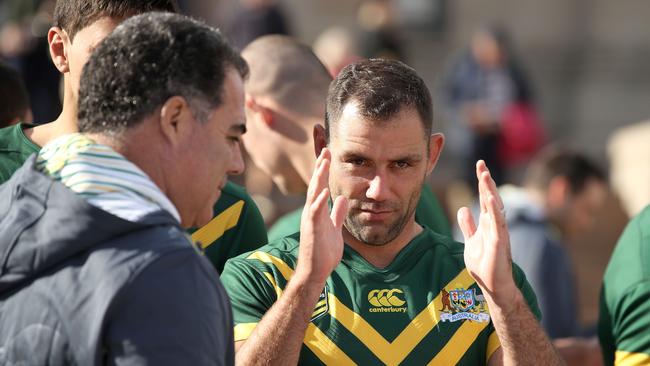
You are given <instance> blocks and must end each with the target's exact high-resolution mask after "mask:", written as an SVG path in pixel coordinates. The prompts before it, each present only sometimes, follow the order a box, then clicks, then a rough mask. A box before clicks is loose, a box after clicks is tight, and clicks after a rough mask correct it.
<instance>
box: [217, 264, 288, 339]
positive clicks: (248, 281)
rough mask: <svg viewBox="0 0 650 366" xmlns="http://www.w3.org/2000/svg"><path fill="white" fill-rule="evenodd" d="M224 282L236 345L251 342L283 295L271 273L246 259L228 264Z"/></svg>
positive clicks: (224, 272)
mask: <svg viewBox="0 0 650 366" xmlns="http://www.w3.org/2000/svg"><path fill="white" fill-rule="evenodd" d="M221 281H222V283H223V285H224V287H225V288H226V292H228V296H229V298H230V303H231V305H232V311H233V318H234V323H235V342H238V341H243V340H246V339H248V337H249V336H250V334H251V333H252V332H253V330H254V329H255V327H256V326H257V323H259V321H260V320H261V319H262V317H263V316H264V314H266V312H267V311H268V310H269V309H270V308H271V306H272V305H273V303H275V301H276V300H277V298H278V292H279V291H280V290H279V288H278V287H277V284H276V283H275V281H274V280H273V275H272V274H271V273H270V272H265V271H264V269H263V268H260V267H257V266H255V265H254V264H253V263H251V261H249V260H246V259H244V258H234V259H231V260H229V261H228V262H226V266H225V268H224V270H223V273H222V274H221Z"/></svg>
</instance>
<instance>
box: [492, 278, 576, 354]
mask: <svg viewBox="0 0 650 366" xmlns="http://www.w3.org/2000/svg"><path fill="white" fill-rule="evenodd" d="M486 300H487V301H488V307H489V309H490V316H491V318H492V322H493V323H494V328H495V329H496V332H497V335H498V336H499V340H500V341H501V348H502V351H503V362H502V363H500V362H491V364H496V365H498V364H503V365H563V362H562V360H561V359H560V357H559V355H558V353H557V352H556V350H555V348H553V345H552V344H551V342H550V340H549V339H548V337H547V336H546V333H544V330H543V329H542V327H541V325H540V324H539V322H538V321H537V319H536V318H535V316H534V315H533V313H532V312H531V311H530V309H529V307H528V304H526V301H525V300H524V297H523V295H522V294H521V292H520V291H517V292H516V293H515V296H514V299H513V301H512V303H511V304H508V305H507V306H502V307H501V306H498V305H497V304H496V303H494V301H492V299H490V297H489V296H486ZM495 361H496V360H495Z"/></svg>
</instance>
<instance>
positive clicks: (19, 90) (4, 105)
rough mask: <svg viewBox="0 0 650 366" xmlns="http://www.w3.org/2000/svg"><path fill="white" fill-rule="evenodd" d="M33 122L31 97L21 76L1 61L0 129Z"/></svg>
mask: <svg viewBox="0 0 650 366" xmlns="http://www.w3.org/2000/svg"><path fill="white" fill-rule="evenodd" d="M21 121H22V122H26V123H31V122H32V112H31V109H30V107H29V95H28V94H27V89H26V88H25V83H24V82H23V80H22V77H21V76H20V74H19V73H18V72H17V71H16V70H15V69H14V68H12V67H10V66H9V65H7V64H5V63H4V62H2V61H0V128H3V127H7V126H11V125H14V124H17V123H19V122H21Z"/></svg>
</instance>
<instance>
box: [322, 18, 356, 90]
mask: <svg viewBox="0 0 650 366" xmlns="http://www.w3.org/2000/svg"><path fill="white" fill-rule="evenodd" d="M313 48H314V53H315V54H316V56H318V58H319V59H320V60H321V62H322V63H323V65H325V67H326V68H327V70H328V71H329V72H330V75H332V77H333V78H335V77H336V75H338V74H339V72H340V71H341V70H342V69H343V68H344V67H345V66H347V65H348V64H351V63H353V62H355V61H357V60H359V59H360V58H361V57H360V56H359V49H358V45H357V41H356V39H355V38H354V34H352V32H351V31H350V30H348V29H347V28H345V27H341V26H333V27H330V28H327V29H326V30H324V31H323V32H322V33H321V34H319V35H318V38H316V40H315V41H314V46H313Z"/></svg>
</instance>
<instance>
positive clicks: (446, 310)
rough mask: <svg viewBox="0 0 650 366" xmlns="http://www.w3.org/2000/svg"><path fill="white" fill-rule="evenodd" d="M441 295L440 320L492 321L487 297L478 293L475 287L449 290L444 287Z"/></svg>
mask: <svg viewBox="0 0 650 366" xmlns="http://www.w3.org/2000/svg"><path fill="white" fill-rule="evenodd" d="M440 297H441V299H442V309H440V311H441V314H440V320H441V321H443V322H446V321H448V322H457V321H459V320H471V321H475V322H489V321H490V314H489V313H488V310H487V303H486V302H485V298H484V297H483V295H482V294H478V295H477V294H476V290H475V289H470V290H466V289H464V288H457V289H455V290H451V291H447V290H446V289H444V288H443V289H442V291H441V292H440Z"/></svg>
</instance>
